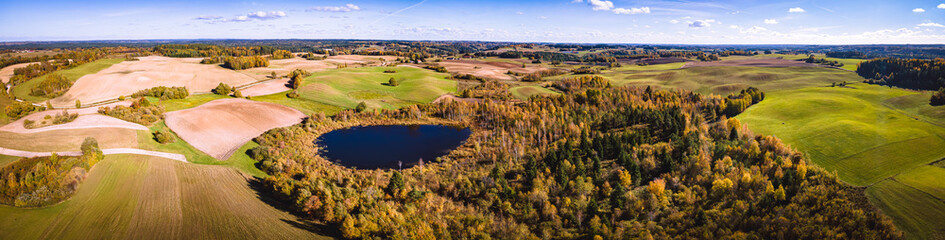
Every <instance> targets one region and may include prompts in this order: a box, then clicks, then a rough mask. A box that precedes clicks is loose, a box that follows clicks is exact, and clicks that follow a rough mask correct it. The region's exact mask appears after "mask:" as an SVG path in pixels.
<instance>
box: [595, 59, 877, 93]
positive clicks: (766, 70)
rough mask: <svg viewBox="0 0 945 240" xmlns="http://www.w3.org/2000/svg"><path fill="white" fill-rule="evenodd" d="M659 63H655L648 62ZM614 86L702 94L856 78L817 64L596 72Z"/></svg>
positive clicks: (770, 88) (818, 84)
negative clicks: (664, 89)
mask: <svg viewBox="0 0 945 240" xmlns="http://www.w3.org/2000/svg"><path fill="white" fill-rule="evenodd" d="M652 66H659V65H652ZM598 75H600V76H603V77H605V78H607V79H608V80H610V81H611V83H612V84H614V85H616V86H623V85H632V86H657V87H662V88H679V89H686V90H690V91H694V92H698V93H702V94H718V95H728V94H729V93H732V92H737V91H739V90H741V89H745V88H747V87H749V86H752V87H756V88H759V89H761V90H762V91H765V92H770V91H778V90H787V89H799V88H805V87H814V86H829V85H830V84H831V83H834V82H837V83H840V82H844V81H846V82H860V81H862V78H860V77H859V76H858V75H856V73H852V72H848V71H843V70H837V69H831V68H821V67H784V68H773V67H736V66H717V67H695V68H684V69H675V70H667V71H639V70H627V69H624V68H617V69H612V70H607V71H603V72H601V73H600V74H598Z"/></svg>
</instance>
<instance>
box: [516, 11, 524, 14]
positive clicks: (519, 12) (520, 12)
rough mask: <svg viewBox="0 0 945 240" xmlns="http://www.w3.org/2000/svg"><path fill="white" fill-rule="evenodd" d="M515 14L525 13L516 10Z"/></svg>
mask: <svg viewBox="0 0 945 240" xmlns="http://www.w3.org/2000/svg"><path fill="white" fill-rule="evenodd" d="M515 14H518V15H522V14H525V13H523V12H522V11H518V12H515Z"/></svg>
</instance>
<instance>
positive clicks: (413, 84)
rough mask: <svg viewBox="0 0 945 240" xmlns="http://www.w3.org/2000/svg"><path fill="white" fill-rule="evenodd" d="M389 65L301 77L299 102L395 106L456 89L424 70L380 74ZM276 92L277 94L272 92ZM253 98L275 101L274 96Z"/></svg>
mask: <svg viewBox="0 0 945 240" xmlns="http://www.w3.org/2000/svg"><path fill="white" fill-rule="evenodd" d="M386 69H391V68H389V67H365V68H346V69H335V70H328V71H322V72H317V73H314V74H313V75H312V76H309V77H308V78H305V83H304V84H303V85H302V87H301V88H300V91H299V93H300V94H301V97H299V99H293V100H302V101H311V102H315V103H321V104H324V105H331V106H335V107H340V108H354V107H355V106H357V105H358V103H360V102H362V101H363V102H365V103H366V104H367V105H368V107H369V108H386V109H396V108H400V107H403V106H406V105H410V104H417V103H429V102H432V101H433V100H434V99H436V98H437V97H439V96H440V95H443V94H445V93H450V92H456V81H453V80H448V79H446V77H447V75H446V74H443V73H436V72H433V71H430V70H426V69H418V68H411V67H394V68H393V69H395V70H396V71H397V72H396V73H384V70H386ZM391 77H393V78H396V79H398V80H400V85H399V86H396V87H392V86H387V85H385V84H386V83H387V81H388V79H390V78H391ZM276 95H278V94H276ZM253 99H254V100H261V101H267V100H272V101H275V102H277V103H278V102H279V101H278V100H279V99H278V98H269V97H266V96H264V97H257V98H253Z"/></svg>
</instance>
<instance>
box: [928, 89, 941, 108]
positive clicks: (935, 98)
mask: <svg viewBox="0 0 945 240" xmlns="http://www.w3.org/2000/svg"><path fill="white" fill-rule="evenodd" d="M929 105H932V106H941V105H945V87H941V88H939V89H938V91H937V92H935V93H933V94H932V98H930V99H929Z"/></svg>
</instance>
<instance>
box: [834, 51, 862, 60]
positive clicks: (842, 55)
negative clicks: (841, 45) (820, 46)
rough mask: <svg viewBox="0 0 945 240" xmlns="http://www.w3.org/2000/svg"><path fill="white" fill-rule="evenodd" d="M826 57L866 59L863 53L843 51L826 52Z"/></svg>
mask: <svg viewBox="0 0 945 240" xmlns="http://www.w3.org/2000/svg"><path fill="white" fill-rule="evenodd" d="M827 57H831V58H855V59H866V58H867V56H866V54H865V53H861V52H854V51H844V52H827Z"/></svg>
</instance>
